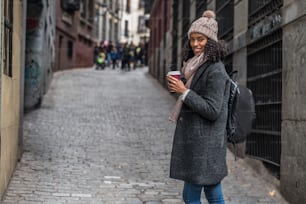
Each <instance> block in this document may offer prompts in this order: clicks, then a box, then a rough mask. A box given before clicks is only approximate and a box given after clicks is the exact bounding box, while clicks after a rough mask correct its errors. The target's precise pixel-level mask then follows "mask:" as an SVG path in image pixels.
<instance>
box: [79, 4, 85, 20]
mask: <svg viewBox="0 0 306 204" xmlns="http://www.w3.org/2000/svg"><path fill="white" fill-rule="evenodd" d="M80 13H81V16H82V17H83V18H86V0H81V2H80Z"/></svg>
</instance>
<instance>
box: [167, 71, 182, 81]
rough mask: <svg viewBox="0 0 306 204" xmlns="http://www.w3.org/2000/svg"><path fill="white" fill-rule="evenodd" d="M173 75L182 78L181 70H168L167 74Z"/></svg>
mask: <svg viewBox="0 0 306 204" xmlns="http://www.w3.org/2000/svg"><path fill="white" fill-rule="evenodd" d="M169 75H170V76H173V77H175V78H177V79H180V78H181V72H180V71H170V72H168V74H167V76H169Z"/></svg>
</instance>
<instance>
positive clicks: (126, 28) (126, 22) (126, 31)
mask: <svg viewBox="0 0 306 204" xmlns="http://www.w3.org/2000/svg"><path fill="white" fill-rule="evenodd" d="M124 37H129V21H127V20H125V22H124Z"/></svg>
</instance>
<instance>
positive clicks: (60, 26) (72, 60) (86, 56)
mask: <svg viewBox="0 0 306 204" xmlns="http://www.w3.org/2000/svg"><path fill="white" fill-rule="evenodd" d="M55 2H56V16H57V18H56V37H55V53H56V55H55V66H54V71H58V70H64V69H71V68H80V67H91V66H92V65H93V48H94V45H95V37H94V18H95V15H94V5H95V3H94V1H92V0H73V1H69V0H56V1H55Z"/></svg>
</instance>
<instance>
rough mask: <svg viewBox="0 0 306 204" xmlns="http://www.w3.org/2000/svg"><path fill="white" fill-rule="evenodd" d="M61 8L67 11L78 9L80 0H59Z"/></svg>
mask: <svg viewBox="0 0 306 204" xmlns="http://www.w3.org/2000/svg"><path fill="white" fill-rule="evenodd" d="M61 5H62V9H63V10H65V11H68V12H74V11H78V10H79V9H80V0H61Z"/></svg>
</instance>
